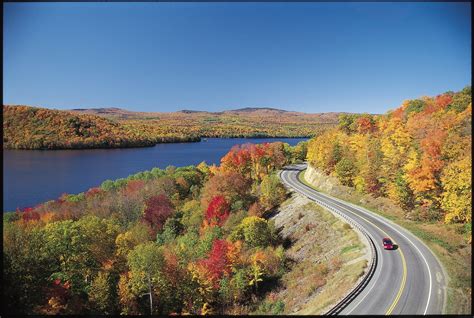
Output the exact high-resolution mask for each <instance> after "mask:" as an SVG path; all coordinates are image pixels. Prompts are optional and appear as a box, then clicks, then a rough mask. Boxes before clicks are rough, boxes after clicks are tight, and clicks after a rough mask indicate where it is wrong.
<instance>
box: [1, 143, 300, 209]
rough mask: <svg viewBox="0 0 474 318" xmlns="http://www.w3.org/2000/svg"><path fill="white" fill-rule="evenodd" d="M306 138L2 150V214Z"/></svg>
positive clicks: (215, 162)
mask: <svg viewBox="0 0 474 318" xmlns="http://www.w3.org/2000/svg"><path fill="white" fill-rule="evenodd" d="M302 140H306V138H209V139H207V141H202V142H194V143H175V144H158V145H156V146H154V147H147V148H127V149H87V150H4V151H3V211H14V210H16V208H20V209H22V208H25V207H30V206H34V205H36V204H38V203H41V202H44V201H48V200H55V199H57V198H58V197H59V196H61V194H63V193H71V194H75V193H80V192H84V191H86V190H88V189H89V188H91V187H95V186H99V185H100V184H101V183H102V182H103V181H104V180H107V179H111V180H115V179H118V178H125V177H128V176H129V175H131V174H135V173H137V172H140V171H145V170H151V169H152V168H154V167H158V168H166V167H167V166H170V165H173V166H176V167H180V166H188V165H197V164H199V163H200V162H202V161H205V162H206V163H207V164H213V163H214V164H219V163H220V159H221V158H222V157H223V156H224V155H225V154H226V153H227V152H228V151H229V150H230V148H232V146H234V145H236V144H244V143H264V142H274V141H283V142H286V143H288V144H290V145H292V146H294V145H296V144H297V143H298V142H300V141H302Z"/></svg>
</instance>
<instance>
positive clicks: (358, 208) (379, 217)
mask: <svg viewBox="0 0 474 318" xmlns="http://www.w3.org/2000/svg"><path fill="white" fill-rule="evenodd" d="M318 193H320V194H322V195H323V196H326V197H328V198H330V199H335V200H336V201H339V202H340V203H345V204H349V205H350V206H352V207H353V208H355V209H356V210H358V211H360V212H362V213H364V214H365V215H367V216H371V217H374V218H375V219H377V220H378V221H379V222H381V223H383V224H385V225H386V226H388V227H389V228H391V229H393V230H395V232H397V233H398V234H400V235H401V236H403V237H404V238H405V239H406V240H407V241H408V242H410V243H411V245H413V246H414V247H415V249H416V250H417V251H418V253H419V254H420V255H421V257H422V258H423V261H424V262H425V264H426V267H427V268H428V274H429V277H430V279H429V280H430V290H429V293H428V300H427V303H426V308H425V312H424V313H423V315H426V313H427V311H428V307H429V304H430V299H431V289H432V280H433V278H432V275H431V270H430V266H429V265H428V261H427V260H426V258H425V256H424V255H423V253H422V252H421V251H420V249H419V248H418V247H417V246H416V245H415V244H414V243H413V242H412V241H411V240H410V239H409V238H408V237H406V236H405V235H404V234H403V233H401V232H400V231H399V230H398V229H396V228H395V227H394V226H393V225H390V224H388V223H387V222H386V221H385V218H383V217H382V216H380V215H377V214H375V213H373V212H370V213H369V212H366V211H364V210H362V209H361V208H360V207H358V206H357V205H355V204H351V203H349V202H345V201H343V200H340V199H338V198H334V197H332V196H329V195H326V194H325V193H321V192H319V191H318ZM428 250H429V248H428ZM430 252H431V251H430ZM438 263H439V262H438Z"/></svg>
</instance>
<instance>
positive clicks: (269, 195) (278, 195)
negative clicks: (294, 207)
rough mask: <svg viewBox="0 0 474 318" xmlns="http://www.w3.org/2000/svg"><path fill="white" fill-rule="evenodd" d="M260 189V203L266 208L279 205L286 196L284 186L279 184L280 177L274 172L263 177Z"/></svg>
mask: <svg viewBox="0 0 474 318" xmlns="http://www.w3.org/2000/svg"><path fill="white" fill-rule="evenodd" d="M260 191H261V194H260V203H261V204H262V205H263V206H264V207H265V208H266V209H267V210H268V209H271V208H273V207H275V206H277V205H279V204H280V203H281V202H283V201H284V200H285V198H286V190H285V187H284V186H283V185H282V184H281V182H280V179H279V178H278V177H277V176H276V175H275V174H272V175H266V176H264V177H263V180H262V183H261V185H260Z"/></svg>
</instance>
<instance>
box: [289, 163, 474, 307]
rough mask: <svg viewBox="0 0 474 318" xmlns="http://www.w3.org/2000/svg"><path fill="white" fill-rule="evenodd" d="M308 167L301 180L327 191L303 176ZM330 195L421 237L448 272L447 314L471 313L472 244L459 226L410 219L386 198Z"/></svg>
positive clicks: (340, 194) (342, 193) (301, 174)
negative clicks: (388, 220)
mask: <svg viewBox="0 0 474 318" xmlns="http://www.w3.org/2000/svg"><path fill="white" fill-rule="evenodd" d="M305 172H306V170H303V171H301V172H300V173H299V174H298V179H299V180H300V181H301V182H303V183H304V184H306V185H307V186H309V187H311V188H313V189H315V190H316V191H319V192H322V193H328V192H327V191H323V190H322V189H319V188H318V187H315V186H314V185H312V184H310V183H309V182H308V181H307V180H306V179H305V177H304V174H305ZM332 192H333V193H331V192H329V193H328V194H330V195H332V196H334V197H336V198H339V199H342V200H345V201H348V202H351V203H353V204H356V205H359V206H362V207H364V208H365V209H367V210H369V211H371V212H373V213H376V214H378V215H381V216H383V217H385V218H387V219H390V220H391V221H393V222H394V223H396V224H398V225H400V226H402V227H404V228H405V229H407V230H409V231H410V232H411V233H413V234H414V235H416V236H417V237H418V238H419V239H421V240H422V241H423V242H424V243H425V244H426V245H427V246H428V247H429V248H430V249H431V250H432V251H433V252H434V253H435V255H436V256H437V257H438V259H439V260H440V261H441V263H442V265H443V267H444V269H445V271H446V272H447V275H448V277H447V281H448V288H447V304H446V314H467V313H470V312H471V308H472V307H471V306H472V304H471V293H472V286H471V268H472V267H471V266H472V264H471V245H470V244H469V243H468V242H467V237H466V235H465V233H464V232H463V231H462V229H460V226H459V225H454V224H444V223H441V222H420V221H413V220H407V219H405V218H404V212H403V211H402V210H401V209H400V208H398V209H397V208H392V207H393V206H391V204H387V203H386V202H385V201H386V200H388V199H386V198H375V199H374V198H373V197H371V196H370V195H366V194H361V193H358V192H356V191H353V190H352V191H347V192H344V191H340V190H339V191H338V190H334V191H332Z"/></svg>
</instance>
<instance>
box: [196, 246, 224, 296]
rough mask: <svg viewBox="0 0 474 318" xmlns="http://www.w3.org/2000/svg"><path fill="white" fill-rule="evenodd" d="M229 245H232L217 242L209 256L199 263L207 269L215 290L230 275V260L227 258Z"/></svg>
mask: <svg viewBox="0 0 474 318" xmlns="http://www.w3.org/2000/svg"><path fill="white" fill-rule="evenodd" d="M229 245H230V243H229V242H227V241H226V240H215V241H214V242H213V243H212V249H211V252H210V253H209V256H208V257H207V258H206V259H203V260H201V261H199V264H200V265H201V266H203V267H204V268H205V269H206V271H207V273H208V275H209V280H210V281H211V282H212V284H213V286H214V288H218V287H219V282H220V280H221V279H222V277H223V276H224V275H229V274H230V271H231V267H230V266H229V265H230V260H229V258H228V257H227V252H228V251H229V249H230V247H229Z"/></svg>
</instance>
